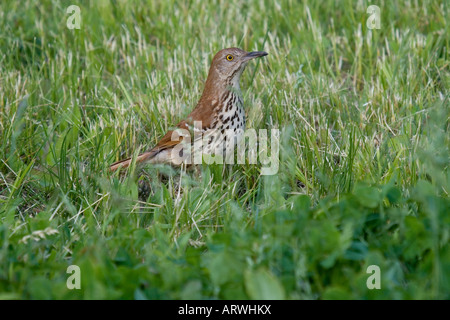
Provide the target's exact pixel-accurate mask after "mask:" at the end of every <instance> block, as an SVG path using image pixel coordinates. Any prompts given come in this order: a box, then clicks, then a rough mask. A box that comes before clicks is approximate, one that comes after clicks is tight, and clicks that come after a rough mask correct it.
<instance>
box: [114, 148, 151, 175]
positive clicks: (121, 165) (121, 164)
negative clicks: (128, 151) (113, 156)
mask: <svg viewBox="0 0 450 320" xmlns="http://www.w3.org/2000/svg"><path fill="white" fill-rule="evenodd" d="M154 156H155V152H154V151H148V152H145V153H143V154H141V155H139V156H138V157H137V158H136V163H142V162H144V161H148V160H150V159H151V158H153V157H154ZM132 161H133V159H132V158H128V159H124V160H120V161H117V162H114V163H113V164H112V165H110V166H109V170H111V171H116V170H117V169H126V168H128V167H129V166H130V165H131V163H132Z"/></svg>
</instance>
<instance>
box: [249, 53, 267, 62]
mask: <svg viewBox="0 0 450 320" xmlns="http://www.w3.org/2000/svg"><path fill="white" fill-rule="evenodd" d="M267 55H268V53H267V52H265V51H253V52H249V53H247V54H246V55H245V56H244V61H248V60H251V59H254V58H259V57H264V56H267Z"/></svg>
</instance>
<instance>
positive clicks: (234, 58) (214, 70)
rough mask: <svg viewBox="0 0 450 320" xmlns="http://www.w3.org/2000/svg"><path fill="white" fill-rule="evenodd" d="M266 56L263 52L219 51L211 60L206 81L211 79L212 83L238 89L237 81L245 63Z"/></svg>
mask: <svg viewBox="0 0 450 320" xmlns="http://www.w3.org/2000/svg"><path fill="white" fill-rule="evenodd" d="M267 54H268V53H267V52H264V51H253V52H247V51H244V50H241V49H239V48H227V49H223V50H220V51H219V52H218V53H217V54H216V55H215V56H214V58H213V61H212V63H211V68H210V69H209V75H208V79H209V78H213V79H214V81H219V82H221V83H223V84H225V85H226V86H231V87H234V88H239V80H240V78H241V75H242V72H243V71H244V69H245V67H246V66H247V63H248V62H249V61H250V60H252V59H254V58H258V57H264V56H267ZM213 79H211V80H213Z"/></svg>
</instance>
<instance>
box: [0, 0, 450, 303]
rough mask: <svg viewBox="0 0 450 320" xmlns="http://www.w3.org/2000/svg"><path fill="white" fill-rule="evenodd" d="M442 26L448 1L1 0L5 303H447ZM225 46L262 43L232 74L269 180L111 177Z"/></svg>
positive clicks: (232, 169)
mask: <svg viewBox="0 0 450 320" xmlns="http://www.w3.org/2000/svg"><path fill="white" fill-rule="evenodd" d="M72 4H77V5H79V6H80V8H81V17H82V23H81V29H80V30H69V29H68V28H67V27H66V20H67V18H68V17H69V14H67V13H66V8H67V7H68V6H69V5H72ZM371 4H375V5H378V6H380V9H381V28H380V29H379V30H377V29H374V30H369V29H368V28H367V26H366V20H367V19H368V17H369V15H368V14H367V13H366V10H367V7H368V6H369V5H371ZM447 21H448V7H447V6H446V5H445V1H399V2H396V1H383V2H379V1H375V2H373V1H372V2H370V3H369V2H368V1H337V2H335V1H331V0H330V1H305V2H302V3H297V2H296V1H290V0H283V1H276V2H272V1H266V0H259V1H239V0H235V1H234V0H233V1H211V2H209V1H208V2H206V1H192V2H181V1H170V0H169V1H167V0H165V1H133V3H132V4H130V2H127V3H126V2H125V1H121V0H117V1H107V0H105V1H50V0H47V1H39V2H35V1H31V0H24V1H12V0H6V1H5V0H2V1H1V3H0V30H1V31H0V141H1V142H0V298H17V299H55V298H59V299H77V298H83V299H95V298H96V299H111V298H121V299H133V298H134V299H145V298H147V299H228V298H233V299H239V298H243V299H247V298H255V299H260V298H275V299H276V298H282V299H336V298H338V299H344V298H351V299H449V298H450V273H449V270H450V250H449V246H448V242H449V237H450V215H449V212H450V201H449V196H448V193H449V188H450V174H449V171H448V165H449V154H450V153H449V145H450V139H449V133H448V132H449V130H448V129H449V114H450V112H449V87H450V83H449V82H450V77H449V75H450V74H449V54H448V48H449V38H448V34H450V32H449V31H450V30H449V26H448V22H447ZM231 46H237V47H241V48H243V49H246V50H249V51H250V50H265V51H267V52H268V53H269V56H267V57H265V58H263V59H261V60H260V61H259V62H258V63H254V62H253V63H251V64H250V65H249V66H248V68H247V70H246V71H245V72H244V75H243V78H242V80H241V86H242V88H243V90H244V101H245V108H246V113H247V127H248V128H255V129H271V128H278V129H280V131H281V150H280V168H279V172H278V173H277V174H276V175H274V176H261V175H260V174H259V172H260V165H234V166H228V167H221V166H218V165H216V166H209V167H208V166H203V167H202V168H201V170H198V171H196V172H187V173H186V172H180V171H179V170H173V169H170V168H164V167H151V166H149V167H146V168H144V169H143V170H130V171H127V172H126V173H125V174H123V175H122V176H119V175H117V174H115V175H111V174H110V173H108V171H107V168H108V165H109V164H110V163H112V162H114V161H116V160H119V159H121V158H123V157H126V156H130V155H133V154H137V152H138V151H139V150H140V151H143V150H145V149H147V148H149V147H151V146H152V145H154V144H155V143H156V142H157V141H158V139H159V138H161V137H162V135H163V134H164V133H165V131H166V130H168V129H169V128H171V126H173V125H174V124H175V123H177V121H179V120H181V119H182V118H183V117H185V116H186V115H187V114H188V113H189V112H190V110H191V109H192V108H193V107H194V106H195V104H196V102H197V100H198V98H199V97H200V94H201V90H202V86H203V83H204V81H205V80H206V76H207V71H208V68H209V63H210V61H211V58H212V56H213V55H214V54H215V52H217V51H218V50H220V49H222V48H224V47H231ZM160 173H164V174H165V175H167V176H168V177H167V178H160V177H161V174H160ZM140 179H145V180H146V181H147V182H148V183H149V184H150V185H151V192H150V195H149V197H148V199H139V195H138V184H139V183H140V182H139V180H140ZM73 264H74V265H78V266H79V267H80V268H81V290H68V289H67V287H66V280H67V278H68V276H69V275H68V274H67V273H66V269H67V267H68V266H69V265H73ZM369 265H378V266H379V267H380V270H381V289H380V290H370V289H368V288H367V286H366V280H367V278H368V277H369V275H370V274H367V273H366V269H367V267H368V266H369Z"/></svg>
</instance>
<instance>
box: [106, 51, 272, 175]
mask: <svg viewBox="0 0 450 320" xmlns="http://www.w3.org/2000/svg"><path fill="white" fill-rule="evenodd" d="M267 55H268V53H267V52H265V51H252V52H247V51H245V50H242V49H239V48H226V49H222V50H220V51H219V52H217V53H216V55H215V56H214V58H213V59H212V62H211V66H210V68H209V72H208V77H207V79H206V82H205V86H204V89H203V93H202V95H201V97H200V99H199V101H198V103H197V105H196V107H195V108H194V109H193V110H192V112H191V113H190V114H189V115H188V116H187V118H186V119H184V120H182V121H180V122H179V123H178V124H177V125H176V129H175V131H177V132H178V131H182V130H187V131H188V132H192V130H194V131H201V133H202V134H205V136H206V138H204V141H205V143H204V144H203V145H202V146H201V149H199V150H200V152H202V153H204V154H211V153H213V152H214V151H215V150H216V146H217V145H218V143H221V141H220V139H219V138H218V136H219V135H220V134H222V135H223V134H224V132H225V131H226V132H227V133H228V134H230V133H231V137H232V138H234V139H235V142H236V141H239V140H240V139H241V138H242V136H243V130H244V129H245V111H244V106H243V97H242V92H241V88H240V84H239V82H240V78H241V75H242V72H243V71H244V69H245V67H246V66H247V64H248V62H249V61H250V60H253V59H255V58H259V57H264V56H267ZM194 135H195V132H194ZM178 136H179V138H178V139H174V138H173V137H174V130H170V131H168V132H167V133H166V134H165V135H164V136H163V137H162V138H161V140H160V141H159V142H158V143H157V144H156V145H155V146H154V147H153V148H151V149H150V150H148V151H147V152H144V153H142V154H140V155H138V156H137V158H136V160H135V161H136V163H138V164H146V163H151V164H158V163H168V164H175V165H179V164H180V161H179V159H176V158H177V156H180V157H182V156H183V151H181V152H180V153H179V154H178V152H173V151H174V150H175V149H177V146H178V148H179V147H180V146H181V145H180V143H182V142H183V140H186V141H185V142H188V141H189V139H187V137H186V134H184V135H183V134H180V135H178ZM235 146H236V144H235V143H234V144H231V143H229V140H228V141H227V143H226V145H225V146H224V147H223V148H224V152H230V151H234V150H230V149H233V148H234V147H235ZM182 150H184V149H182ZM177 151H178V149H177ZM132 160H133V159H132V158H128V159H124V160H120V161H117V162H115V163H113V164H111V165H110V167H109V169H110V170H111V171H112V172H113V171H116V170H119V169H125V168H127V167H129V166H130V165H131V163H132Z"/></svg>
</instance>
